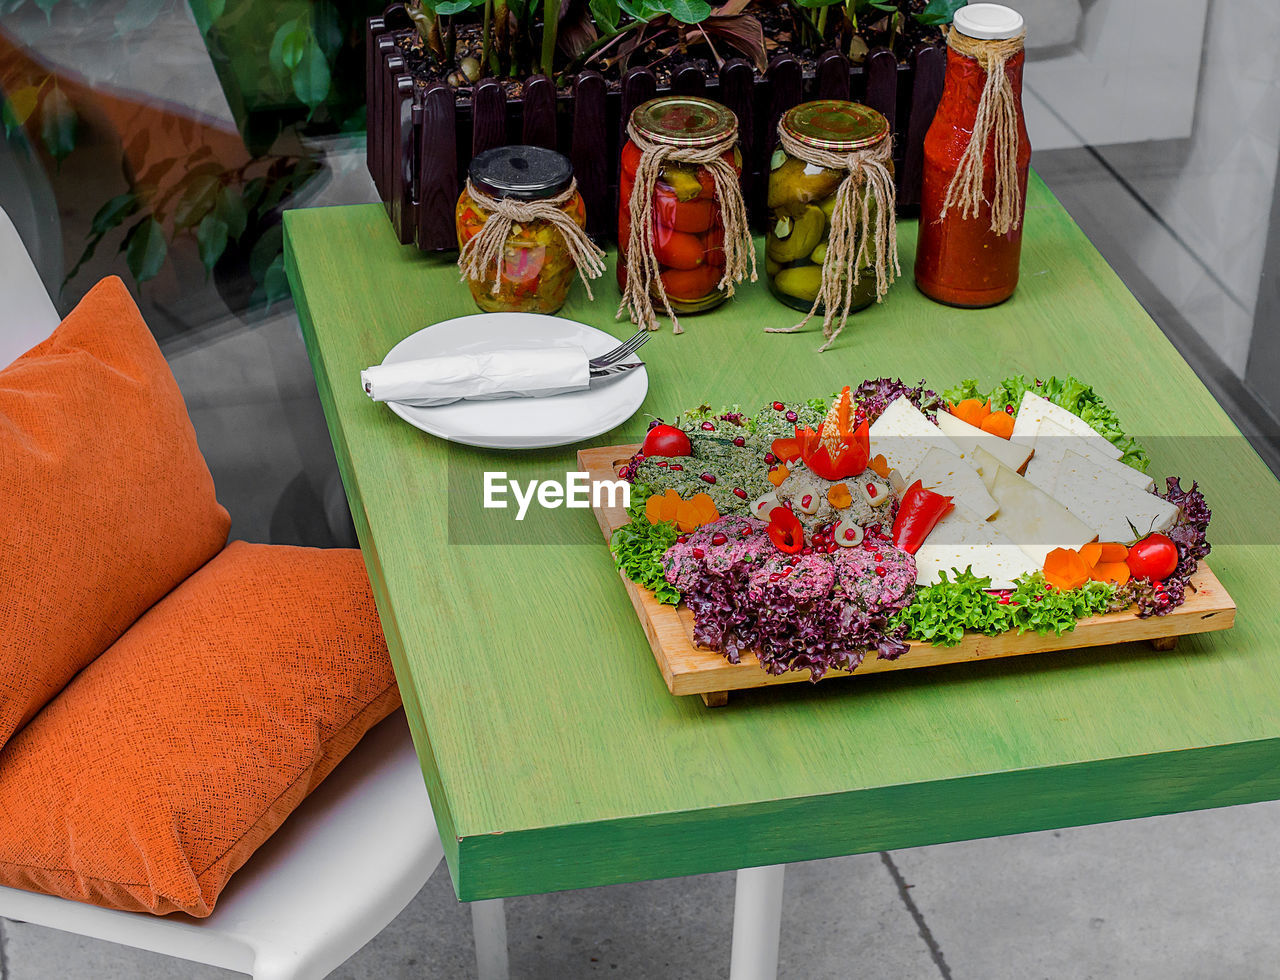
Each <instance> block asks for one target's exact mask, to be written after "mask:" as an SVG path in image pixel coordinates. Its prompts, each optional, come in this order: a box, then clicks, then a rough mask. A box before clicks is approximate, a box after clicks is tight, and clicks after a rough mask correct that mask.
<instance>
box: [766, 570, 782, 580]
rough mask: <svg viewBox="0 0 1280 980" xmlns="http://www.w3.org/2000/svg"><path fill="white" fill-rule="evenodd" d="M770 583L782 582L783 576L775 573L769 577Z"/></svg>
mask: <svg viewBox="0 0 1280 980" xmlns="http://www.w3.org/2000/svg"><path fill="white" fill-rule="evenodd" d="M769 581H770V582H781V581H782V576H781V575H779V574H778V573H777V572H773V573H772V574H771V575H770V576H769Z"/></svg>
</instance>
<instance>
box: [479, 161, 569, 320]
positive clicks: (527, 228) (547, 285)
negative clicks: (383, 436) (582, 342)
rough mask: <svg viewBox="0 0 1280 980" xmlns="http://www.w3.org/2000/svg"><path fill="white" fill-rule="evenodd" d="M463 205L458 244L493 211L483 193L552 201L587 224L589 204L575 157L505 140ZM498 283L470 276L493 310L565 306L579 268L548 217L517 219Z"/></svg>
mask: <svg viewBox="0 0 1280 980" xmlns="http://www.w3.org/2000/svg"><path fill="white" fill-rule="evenodd" d="M467 176H468V182H467V186H466V188H465V189H464V190H463V192H462V195H461V197H459V198H458V206H457V210H456V217H457V225H458V247H459V248H463V247H464V246H466V244H467V242H469V241H470V240H471V239H472V238H474V237H475V236H476V235H478V234H479V233H480V230H481V229H482V228H483V227H484V225H485V223H486V222H487V221H488V220H489V218H490V217H491V216H492V212H491V211H490V210H488V209H486V208H485V207H484V206H482V205H481V204H480V203H479V201H477V200H476V198H477V197H480V198H482V199H488V200H489V201H490V202H491V203H493V202H506V201H510V202H521V203H530V202H546V203H547V204H549V205H551V206H552V207H555V208H557V209H559V210H561V211H563V212H564V213H565V214H567V215H568V216H569V217H570V218H571V219H572V221H573V223H574V224H576V225H577V226H578V227H579V228H585V227H586V223H587V211H586V205H585V204H584V203H583V201H582V195H581V194H579V193H578V191H577V187H576V185H575V184H574V182H573V166H572V164H570V163H569V160H568V158H567V157H565V156H564V155H563V154H560V153H556V152H555V151H554V150H548V149H544V148H543V147H539V146H500V147H495V148H494V149H492V150H486V151H485V152H484V153H480V154H478V155H477V156H476V157H475V158H474V159H473V160H472V161H471V167H470V170H469V171H468V174H467ZM500 259H501V261H500V271H499V273H498V280H497V284H496V285H497V289H496V291H495V290H494V288H493V287H494V285H495V284H494V282H493V280H492V273H491V272H488V273H487V274H486V278H483V279H481V278H468V279H467V284H468V285H469V286H470V287H471V295H472V297H473V298H474V299H475V301H476V305H477V306H479V307H480V309H482V310H484V311H485V312H486V313H498V312H518V313H554V312H556V310H558V309H560V307H562V306H564V303H565V300H566V299H567V298H568V295H569V287H570V286H571V285H573V277H574V274H575V272H576V270H577V266H576V265H575V263H574V259H573V255H572V253H571V252H570V250H569V248H568V246H567V244H566V241H565V237H564V234H563V233H562V231H561V230H560V229H559V228H557V227H556V226H555V224H554V223H552V222H551V221H548V220H539V219H534V220H526V221H514V222H513V223H512V224H511V230H510V232H509V233H508V234H507V236H506V241H505V243H504V244H503V246H502V249H501V256H500Z"/></svg>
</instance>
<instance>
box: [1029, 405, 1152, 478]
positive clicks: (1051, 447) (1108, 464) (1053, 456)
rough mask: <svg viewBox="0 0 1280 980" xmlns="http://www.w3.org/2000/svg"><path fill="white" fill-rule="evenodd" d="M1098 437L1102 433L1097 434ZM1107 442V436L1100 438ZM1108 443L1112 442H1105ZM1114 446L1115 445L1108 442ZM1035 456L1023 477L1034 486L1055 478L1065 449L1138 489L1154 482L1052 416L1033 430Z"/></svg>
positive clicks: (1042, 420)
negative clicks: (1099, 448) (1101, 450)
mask: <svg viewBox="0 0 1280 980" xmlns="http://www.w3.org/2000/svg"><path fill="white" fill-rule="evenodd" d="M1099 438H1101V437H1099ZM1103 441H1104V442H1106V440H1105V439H1104V440H1103ZM1107 445H1108V446H1111V443H1109V442H1108V443H1107ZM1111 448H1112V449H1114V448H1115V447H1114V446H1111ZM1035 450H1036V452H1035V456H1033V457H1032V459H1031V462H1029V463H1028V464H1027V469H1026V477H1027V479H1028V480H1030V481H1031V482H1032V483H1034V484H1035V485H1036V486H1038V487H1041V488H1042V489H1045V490H1049V489H1050V488H1051V487H1052V486H1053V485H1054V483H1056V482H1057V476H1056V474H1057V470H1058V467H1059V465H1061V463H1062V457H1063V454H1064V453H1067V452H1073V453H1076V454H1078V455H1080V456H1083V457H1084V458H1085V459H1088V460H1090V461H1092V462H1093V463H1095V464H1096V465H1097V467H1098V469H1100V470H1104V471H1106V472H1108V473H1110V474H1111V475H1112V476H1114V477H1116V478H1117V479H1120V480H1123V481H1125V482H1126V483H1129V484H1131V485H1132V486H1135V487H1137V488H1138V489H1139V490H1150V489H1151V488H1152V487H1154V486H1155V482H1154V481H1153V480H1152V479H1151V477H1149V476H1147V474H1145V473H1143V472H1142V471H1141V470H1135V469H1134V468H1133V467H1132V466H1128V465H1126V464H1125V463H1122V462H1120V461H1119V460H1118V459H1116V458H1115V457H1114V456H1112V455H1110V454H1108V453H1103V452H1100V451H1099V450H1098V448H1097V444H1096V442H1095V441H1094V440H1092V439H1082V438H1080V437H1079V436H1077V435H1073V434H1072V433H1070V432H1068V431H1067V430H1066V429H1064V428H1063V427H1062V426H1060V425H1058V423H1057V422H1055V421H1053V420H1052V419H1048V418H1045V419H1041V420H1040V427H1039V430H1038V431H1037V433H1036V442H1035Z"/></svg>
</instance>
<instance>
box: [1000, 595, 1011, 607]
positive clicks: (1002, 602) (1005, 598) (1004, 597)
mask: <svg viewBox="0 0 1280 980" xmlns="http://www.w3.org/2000/svg"><path fill="white" fill-rule="evenodd" d="M1008 604H1009V597H1008V596H1007V595H1002V596H1001V597H1000V605H1002V606H1007V605H1008Z"/></svg>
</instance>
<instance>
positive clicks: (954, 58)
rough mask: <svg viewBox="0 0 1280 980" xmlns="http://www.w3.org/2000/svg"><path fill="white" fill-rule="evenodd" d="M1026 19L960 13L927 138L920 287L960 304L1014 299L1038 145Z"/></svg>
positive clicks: (1004, 11)
mask: <svg viewBox="0 0 1280 980" xmlns="http://www.w3.org/2000/svg"><path fill="white" fill-rule="evenodd" d="M1025 37H1026V31H1025V29H1024V28H1023V22H1022V15H1021V14H1019V13H1018V12H1017V11H1016V10H1011V9H1009V8H1008V7H1005V6H1002V5H1000V4H996V3H971V4H969V5H968V6H964V7H961V8H960V9H959V10H957V11H956V13H955V20H954V22H953V23H952V29H951V31H950V32H949V34H948V36H947V77H946V83H945V85H944V86H943V89H942V99H941V101H940V102H939V103H938V112H937V114H936V115H935V116H934V117H933V123H932V125H930V127H929V131H928V133H927V134H926V135H925V138H924V184H923V187H922V189H921V197H920V234H919V238H918V241H917V245H916V264H915V277H916V285H917V286H918V287H919V288H920V291H921V292H923V293H924V294H925V295H926V296H929V297H930V298H932V299H935V300H937V301H938V302H940V303H948V304H950V305H952V306H994V305H995V304H996V303H1002V302H1004V301H1005V300H1006V299H1008V298H1009V297H1010V296H1011V295H1013V291H1014V288H1015V287H1016V286H1017V285H1018V259H1019V255H1020V253H1021V251H1022V218H1023V211H1024V210H1025V205H1026V200H1027V169H1028V167H1029V166H1030V163H1031V143H1030V141H1029V140H1028V139H1027V127H1026V122H1025V121H1024V119H1023V116H1022V66H1023V61H1024V57H1025V56H1024V53H1023V50H1022V45H1023V39H1024V38H1025Z"/></svg>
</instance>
